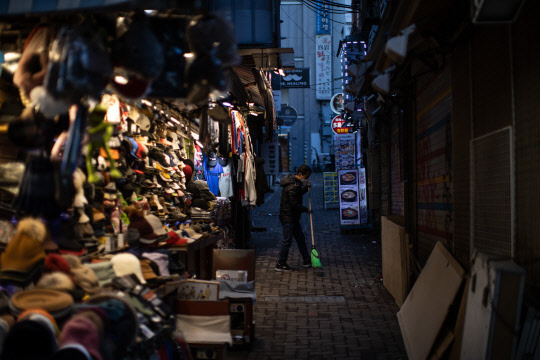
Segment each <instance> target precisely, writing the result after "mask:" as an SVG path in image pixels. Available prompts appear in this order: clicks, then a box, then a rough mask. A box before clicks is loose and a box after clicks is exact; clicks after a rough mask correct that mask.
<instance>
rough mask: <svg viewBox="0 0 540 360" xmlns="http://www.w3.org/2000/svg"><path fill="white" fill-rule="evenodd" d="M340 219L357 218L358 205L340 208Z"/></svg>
mask: <svg viewBox="0 0 540 360" xmlns="http://www.w3.org/2000/svg"><path fill="white" fill-rule="evenodd" d="M341 219H342V220H358V207H350V208H343V209H341Z"/></svg>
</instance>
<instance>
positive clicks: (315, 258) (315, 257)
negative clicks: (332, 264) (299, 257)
mask: <svg viewBox="0 0 540 360" xmlns="http://www.w3.org/2000/svg"><path fill="white" fill-rule="evenodd" d="M311 266H312V267H314V268H322V264H321V259H320V258H319V253H318V252H317V250H315V248H314V249H312V250H311Z"/></svg>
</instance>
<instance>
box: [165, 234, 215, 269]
mask: <svg viewBox="0 0 540 360" xmlns="http://www.w3.org/2000/svg"><path fill="white" fill-rule="evenodd" d="M222 237H223V233H220V234H216V235H211V236H208V237H206V238H201V239H199V240H197V241H195V242H193V243H191V244H186V245H184V246H173V247H169V248H168V249H170V250H171V251H172V252H174V253H175V254H176V255H177V256H178V258H179V260H180V261H182V262H183V263H184V264H185V265H186V270H187V271H188V272H189V273H192V274H195V276H196V277H197V279H202V280H210V279H211V278H212V253H213V250H214V249H215V247H216V244H217V242H218V241H219V240H220V239H222Z"/></svg>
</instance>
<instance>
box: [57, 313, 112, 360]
mask: <svg viewBox="0 0 540 360" xmlns="http://www.w3.org/2000/svg"><path fill="white" fill-rule="evenodd" d="M71 344H79V345H82V346H83V347H84V348H85V349H86V350H87V351H88V352H89V353H90V355H91V356H92V357H93V358H94V360H102V357H101V353H100V352H99V347H100V339H99V331H98V327H97V325H96V324H95V323H94V322H93V321H91V320H90V319H89V318H87V317H85V316H74V317H72V318H71V319H70V320H68V322H67V323H66V324H65V325H64V327H63V329H62V332H61V333H60V337H59V345H60V347H63V346H66V345H71Z"/></svg>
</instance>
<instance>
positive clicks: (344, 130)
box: [330, 115, 353, 135]
mask: <svg viewBox="0 0 540 360" xmlns="http://www.w3.org/2000/svg"><path fill="white" fill-rule="evenodd" d="M343 124H345V120H343V118H342V117H341V115H338V116H336V117H335V118H333V119H332V123H331V124H330V126H331V127H332V131H333V132H334V134H336V135H341V134H349V133H352V131H353V129H352V127H350V126H343Z"/></svg>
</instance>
